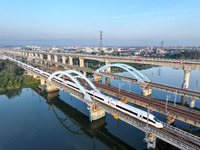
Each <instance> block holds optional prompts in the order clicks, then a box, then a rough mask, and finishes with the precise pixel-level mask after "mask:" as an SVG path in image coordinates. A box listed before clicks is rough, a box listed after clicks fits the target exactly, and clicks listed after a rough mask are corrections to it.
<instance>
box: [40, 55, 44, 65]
mask: <svg viewBox="0 0 200 150" xmlns="http://www.w3.org/2000/svg"><path fill="white" fill-rule="evenodd" d="M40 59H41V60H43V59H44V57H43V54H40ZM42 62H43V61H41V62H40V63H42Z"/></svg>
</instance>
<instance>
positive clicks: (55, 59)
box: [54, 55, 58, 67]
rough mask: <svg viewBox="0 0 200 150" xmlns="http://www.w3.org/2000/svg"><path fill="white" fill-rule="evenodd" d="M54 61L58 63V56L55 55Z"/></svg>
mask: <svg viewBox="0 0 200 150" xmlns="http://www.w3.org/2000/svg"><path fill="white" fill-rule="evenodd" d="M54 61H55V62H56V63H57V62H58V55H54ZM55 66H56V67H58V65H57V64H55Z"/></svg>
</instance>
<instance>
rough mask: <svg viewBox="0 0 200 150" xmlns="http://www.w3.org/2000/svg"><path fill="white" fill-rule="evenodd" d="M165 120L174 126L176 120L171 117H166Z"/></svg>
mask: <svg viewBox="0 0 200 150" xmlns="http://www.w3.org/2000/svg"><path fill="white" fill-rule="evenodd" d="M165 118H166V119H167V124H172V123H173V122H174V120H175V118H173V117H170V116H165Z"/></svg>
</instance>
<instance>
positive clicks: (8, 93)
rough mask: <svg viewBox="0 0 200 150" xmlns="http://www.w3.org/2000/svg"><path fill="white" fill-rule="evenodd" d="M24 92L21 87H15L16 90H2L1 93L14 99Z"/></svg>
mask: <svg viewBox="0 0 200 150" xmlns="http://www.w3.org/2000/svg"><path fill="white" fill-rule="evenodd" d="M21 93H22V90H21V89H15V90H6V91H3V92H0V95H6V96H7V98H8V99H13V98H15V97H17V96H20V95H21Z"/></svg>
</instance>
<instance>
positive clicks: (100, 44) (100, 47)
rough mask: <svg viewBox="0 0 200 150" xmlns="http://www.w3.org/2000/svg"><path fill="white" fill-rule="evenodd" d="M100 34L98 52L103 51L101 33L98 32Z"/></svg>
mask: <svg viewBox="0 0 200 150" xmlns="http://www.w3.org/2000/svg"><path fill="white" fill-rule="evenodd" d="M99 32H100V41H99V51H102V50H103V37H102V35H103V31H99Z"/></svg>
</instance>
